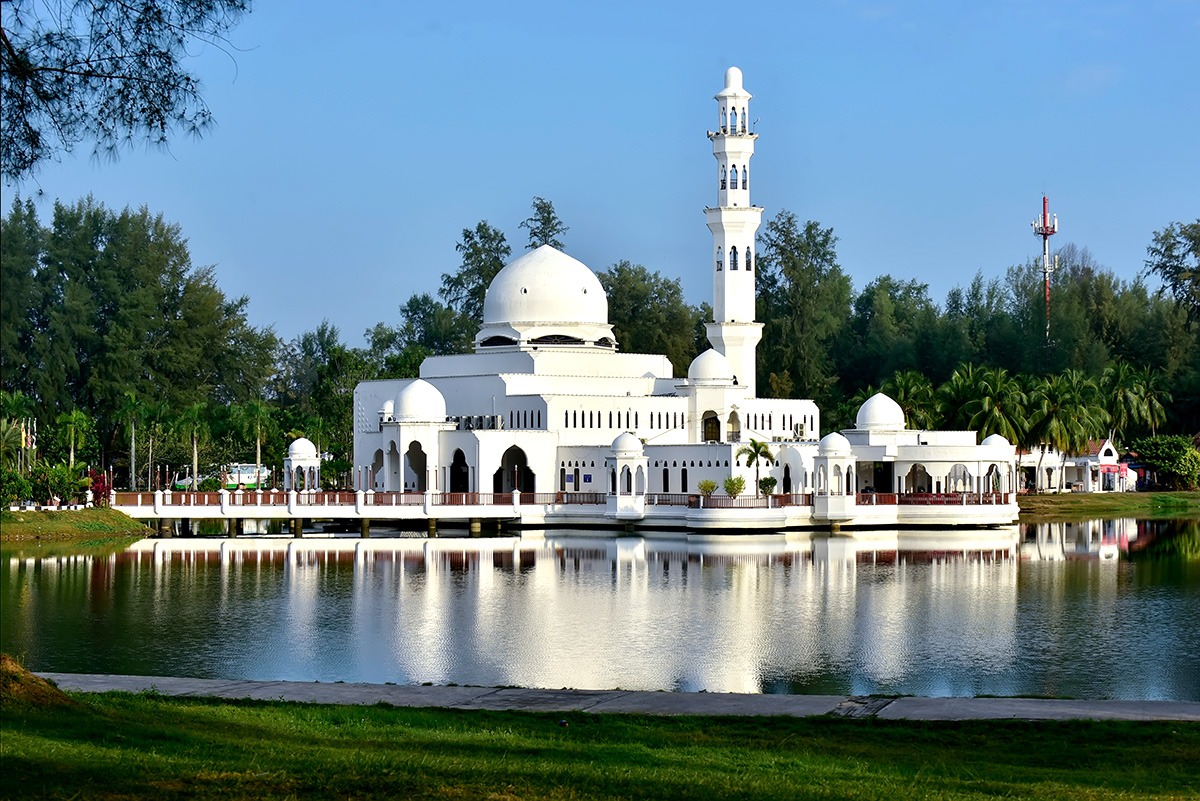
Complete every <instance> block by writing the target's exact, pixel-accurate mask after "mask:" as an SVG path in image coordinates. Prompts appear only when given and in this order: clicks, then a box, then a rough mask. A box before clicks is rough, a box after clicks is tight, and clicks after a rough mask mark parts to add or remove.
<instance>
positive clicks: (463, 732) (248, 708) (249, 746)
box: [0, 663, 1200, 801]
mask: <svg viewBox="0 0 1200 801" xmlns="http://www.w3.org/2000/svg"><path fill="white" fill-rule="evenodd" d="M10 664H11V663H10ZM26 675H28V674H26ZM33 681H35V682H37V681H40V680H37V679H34V680H33ZM17 695H18V696H21V693H20V692H18V693H17ZM0 711H2V712H3V718H2V720H3V737H2V739H0V743H2V745H0V749H2V752H3V768H2V769H0V796H2V797H4V798H74V799H90V798H103V799H113V798H121V799H136V798H154V799H174V798H255V799H258V798H279V799H285V798H298V799H309V798H364V799H366V798H381V799H382V798H493V799H509V798H514V799H515V798H521V799H566V798H571V799H579V798H611V799H618V798H620V799H625V798H672V799H674V798H683V799H687V798H695V799H704V801H714V800H715V799H725V798H754V799H760V798H768V799H769V798H781V799H804V798H822V799H832V798H855V799H887V800H888V801H902V800H903V799H916V798H939V799H994V798H1030V799H1063V798H1083V799H1132V798H1147V799H1150V798H1154V799H1167V798H1189V797H1191V798H1195V797H1197V796H1196V793H1197V792H1198V789H1200V725H1196V724H1181V723H1091V722H1066V723H1028V722H1011V721H1004V722H987V721H974V722H968V723H915V722H889V721H880V720H874V719H864V720H849V719H844V718H807V719H795V718H783V717H778V718H720V717H654V716H639V715H589V714H585V713H574V714H567V715H565V716H563V715H561V714H547V715H539V714H532V713H515V712H512V713H505V712H462V711H454V710H412V709H397V708H393V707H387V706H371V707H339V706H322V705H305V704H292V703H283V702H250V701H245V702H230V701H218V700H207V699H181V698H165V697H159V696H155V695H153V694H142V695H130V694H121V693H106V694H100V695H84V694H72V695H70V696H66V695H62V694H59V693H58V691H57V690H55V689H54V688H49V687H47V688H45V689H44V690H39V691H38V692H36V693H25V695H24V697H17V698H16V699H14V697H13V693H12V692H11V691H8V692H6V693H5V698H4V703H3V707H2V708H0ZM564 723H565V725H564Z"/></svg>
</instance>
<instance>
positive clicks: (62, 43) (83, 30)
mask: <svg viewBox="0 0 1200 801" xmlns="http://www.w3.org/2000/svg"><path fill="white" fill-rule="evenodd" d="M249 8H250V2H249V0H4V2H3V3H0V10H2V13H3V15H4V17H3V25H2V26H0V106H2V107H3V108H4V114H3V117H2V122H0V175H2V177H3V178H5V179H8V180H19V179H21V178H23V177H25V176H26V175H28V174H29V173H30V172H32V171H33V170H34V169H35V168H36V167H37V165H38V164H39V163H41V162H43V161H45V160H46V159H50V158H54V157H55V156H56V155H57V154H59V153H61V152H68V153H69V152H71V151H73V150H74V149H75V147H76V146H77V145H79V144H81V143H82V142H84V141H88V140H90V141H92V142H93V143H94V148H95V150H94V152H96V153H103V154H106V155H110V156H113V155H116V154H117V152H118V151H119V150H120V149H121V147H122V146H124V145H127V144H132V143H134V142H137V141H145V142H147V143H149V144H153V145H159V146H162V145H165V144H166V143H167V141H168V138H169V136H170V134H171V133H172V132H173V131H174V130H176V129H181V130H183V131H184V132H186V133H189V134H197V135H198V134H200V133H201V132H203V131H204V130H205V129H206V128H207V127H208V126H209V125H210V124H211V122H212V113H211V111H210V110H209V108H208V105H207V104H206V103H205V102H204V97H203V95H202V94H201V91H200V90H201V86H200V80H199V79H198V78H197V77H196V76H195V75H193V74H192V73H191V72H189V71H188V70H187V69H186V68H185V61H186V60H187V58H188V57H190V56H192V55H194V54H195V52H196V51H197V50H198V49H199V46H200V45H203V44H210V45H216V46H223V44H224V41H225V35H226V34H227V33H228V32H229V30H230V29H232V28H233V26H234V25H235V24H236V23H237V22H238V20H239V19H240V18H241V16H242V15H243V14H245V13H247V11H248V10H249Z"/></svg>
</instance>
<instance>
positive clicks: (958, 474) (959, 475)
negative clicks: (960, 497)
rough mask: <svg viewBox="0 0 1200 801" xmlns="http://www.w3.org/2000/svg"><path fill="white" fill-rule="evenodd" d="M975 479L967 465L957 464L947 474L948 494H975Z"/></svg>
mask: <svg viewBox="0 0 1200 801" xmlns="http://www.w3.org/2000/svg"><path fill="white" fill-rule="evenodd" d="M974 491H975V477H974V476H972V475H971V471H970V470H968V469H967V466H966V465H965V464H956V465H954V466H953V467H951V468H950V472H949V473H947V474H946V492H974Z"/></svg>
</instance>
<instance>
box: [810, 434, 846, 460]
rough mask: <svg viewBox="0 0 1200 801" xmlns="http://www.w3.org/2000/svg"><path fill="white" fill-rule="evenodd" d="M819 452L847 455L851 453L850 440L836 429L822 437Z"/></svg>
mask: <svg viewBox="0 0 1200 801" xmlns="http://www.w3.org/2000/svg"><path fill="white" fill-rule="evenodd" d="M817 453H819V454H821V455H822V456H846V455H847V454H849V453H850V440H848V439H846V438H845V437H843V436H842V435H841V434H839V433H838V432H836V431H834V432H831V433H829V434H826V435H825V436H824V437H822V438H821V441H820V443H818V444H817Z"/></svg>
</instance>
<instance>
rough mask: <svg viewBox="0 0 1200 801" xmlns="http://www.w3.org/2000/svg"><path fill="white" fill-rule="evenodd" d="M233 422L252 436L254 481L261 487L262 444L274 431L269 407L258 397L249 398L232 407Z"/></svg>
mask: <svg viewBox="0 0 1200 801" xmlns="http://www.w3.org/2000/svg"><path fill="white" fill-rule="evenodd" d="M233 420H234V424H235V425H236V426H237V427H238V428H239V429H240V430H241V432H242V434H243V435H244V436H253V437H254V467H255V471H254V481H255V486H256V488H257V489H262V445H263V441H264V439H265V438H266V437H268V436H270V435H271V434H273V433H274V432H275V420H274V419H273V418H272V417H271V407H270V406H267V404H265V403H263V402H262V401H261V400H259V399H258V398H251V399H250V400H248V401H246V402H245V403H243V404H240V405H238V406H235V407H234V409H233Z"/></svg>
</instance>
